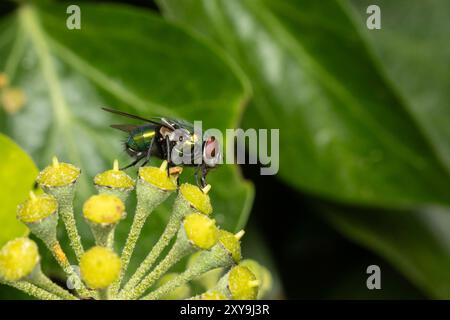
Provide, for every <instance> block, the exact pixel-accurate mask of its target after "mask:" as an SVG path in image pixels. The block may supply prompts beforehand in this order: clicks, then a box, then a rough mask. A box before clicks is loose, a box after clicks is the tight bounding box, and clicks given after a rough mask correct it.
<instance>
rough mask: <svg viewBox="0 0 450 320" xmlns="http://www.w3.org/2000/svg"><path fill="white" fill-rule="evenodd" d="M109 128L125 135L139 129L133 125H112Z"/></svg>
mask: <svg viewBox="0 0 450 320" xmlns="http://www.w3.org/2000/svg"><path fill="white" fill-rule="evenodd" d="M110 127H111V128H114V129H117V130H120V131H123V132H127V133H130V132H132V131H134V130H135V129H137V128H139V126H136V125H133V124H112V125H111V126H110Z"/></svg>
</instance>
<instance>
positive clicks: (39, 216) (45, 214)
mask: <svg viewBox="0 0 450 320" xmlns="http://www.w3.org/2000/svg"><path fill="white" fill-rule="evenodd" d="M57 211H58V202H57V201H56V199H55V198H54V197H53V196H51V195H48V194H43V195H39V196H36V195H35V194H34V193H33V192H30V199H29V200H27V201H25V202H24V203H22V204H20V205H19V206H18V207H17V219H18V220H20V221H22V222H23V223H24V224H25V225H26V226H27V227H28V228H29V229H30V230H31V232H32V233H33V234H35V235H36V236H37V237H38V238H40V239H41V240H42V241H44V242H45V243H46V244H50V243H53V242H55V241H56V226H57V224H58V215H57Z"/></svg>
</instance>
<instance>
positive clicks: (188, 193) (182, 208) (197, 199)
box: [123, 184, 212, 292]
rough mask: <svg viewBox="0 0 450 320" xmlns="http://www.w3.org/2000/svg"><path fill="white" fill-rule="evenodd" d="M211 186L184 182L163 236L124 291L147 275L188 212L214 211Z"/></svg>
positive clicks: (206, 213) (208, 212) (207, 212)
mask: <svg viewBox="0 0 450 320" xmlns="http://www.w3.org/2000/svg"><path fill="white" fill-rule="evenodd" d="M210 189H211V186H210V185H208V186H206V187H205V190H204V191H201V190H200V189H199V188H197V187H196V186H194V185H191V184H182V185H181V186H180V190H179V192H178V195H177V198H176V199H175V202H174V205H173V208H172V214H171V216H170V218H169V222H168V223H167V225H166V228H165V229H164V231H163V233H162V235H161V237H160V238H159V240H158V241H157V242H156V244H155V245H154V246H153V248H152V250H151V251H150V253H149V254H148V255H147V257H146V258H145V259H144V261H143V262H142V263H141V264H140V266H139V267H138V269H137V270H136V272H135V273H134V274H133V276H132V277H131V279H130V280H129V281H128V283H127V284H126V285H125V286H124V289H123V290H124V291H125V292H126V291H130V290H131V289H132V288H134V287H136V285H137V284H138V283H139V281H140V280H141V279H142V278H143V277H144V276H145V275H146V273H147V272H148V271H149V270H150V269H151V267H152V266H153V264H154V263H155V261H156V260H157V259H158V257H159V256H160V254H161V252H162V251H163V250H164V249H165V248H166V247H167V245H168V244H169V243H170V241H171V240H172V238H173V237H174V236H175V234H176V233H177V232H178V230H179V228H180V225H181V221H182V220H183V218H184V217H185V216H186V214H187V213H188V212H192V210H195V211H196V212H200V213H202V214H205V215H210V214H211V212H212V207H211V203H210V199H209V196H208V195H207V194H208V192H209V190H210Z"/></svg>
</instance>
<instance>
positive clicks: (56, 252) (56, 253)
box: [45, 240, 96, 298]
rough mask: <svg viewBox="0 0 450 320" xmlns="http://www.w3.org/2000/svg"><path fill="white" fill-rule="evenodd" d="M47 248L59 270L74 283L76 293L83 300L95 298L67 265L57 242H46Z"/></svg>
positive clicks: (67, 261) (67, 262)
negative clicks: (59, 267)
mask: <svg viewBox="0 0 450 320" xmlns="http://www.w3.org/2000/svg"><path fill="white" fill-rule="evenodd" d="M45 244H46V245H47V248H48V249H49V250H50V252H51V253H52V255H53V257H54V258H55V260H56V261H57V262H58V264H59V265H60V266H61V268H62V269H63V270H64V272H65V273H66V274H67V276H68V278H69V279H71V280H72V281H75V282H76V283H75V287H76V288H75V290H76V291H77V293H78V294H79V295H80V296H81V297H83V298H90V297H96V294H95V292H90V291H89V290H88V289H87V288H86V286H85V285H84V283H83V282H82V281H81V279H80V277H79V275H78V274H77V273H76V272H75V271H74V270H73V268H72V266H71V265H70V263H69V260H68V259H67V256H66V254H65V253H64V251H63V250H62V248H61V245H60V244H59V241H58V240H54V241H52V242H48V243H47V242H46V243H45Z"/></svg>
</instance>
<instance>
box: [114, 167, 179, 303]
mask: <svg viewBox="0 0 450 320" xmlns="http://www.w3.org/2000/svg"><path fill="white" fill-rule="evenodd" d="M166 168H167V161H164V162H163V163H162V165H161V167H159V168H155V167H141V168H140V169H139V177H138V181H137V184H136V196H137V205H136V212H135V215H134V220H133V223H132V225H131V229H130V232H129V233H128V237H127V240H126V242H125V246H124V248H123V250H122V255H121V258H120V260H121V262H122V269H121V272H120V275H119V278H118V279H117V281H116V282H115V283H114V284H113V285H112V287H111V293H112V294H113V295H116V294H117V293H118V291H119V287H120V284H121V282H122V279H123V276H124V275H125V272H126V270H127V268H128V264H129V263H130V259H131V255H132V254H133V251H134V247H135V246H136V242H137V240H138V238H139V235H140V233H141V230H142V227H143V226H144V224H145V221H146V220H147V218H148V217H149V216H150V214H151V213H152V212H153V210H154V209H155V208H156V207H157V206H159V205H160V204H161V203H162V202H163V201H164V200H166V199H167V197H168V196H169V195H170V194H171V193H172V192H173V191H175V190H176V187H177V186H176V184H175V183H174V182H173V181H172V179H170V177H168V176H167V174H166Z"/></svg>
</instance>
